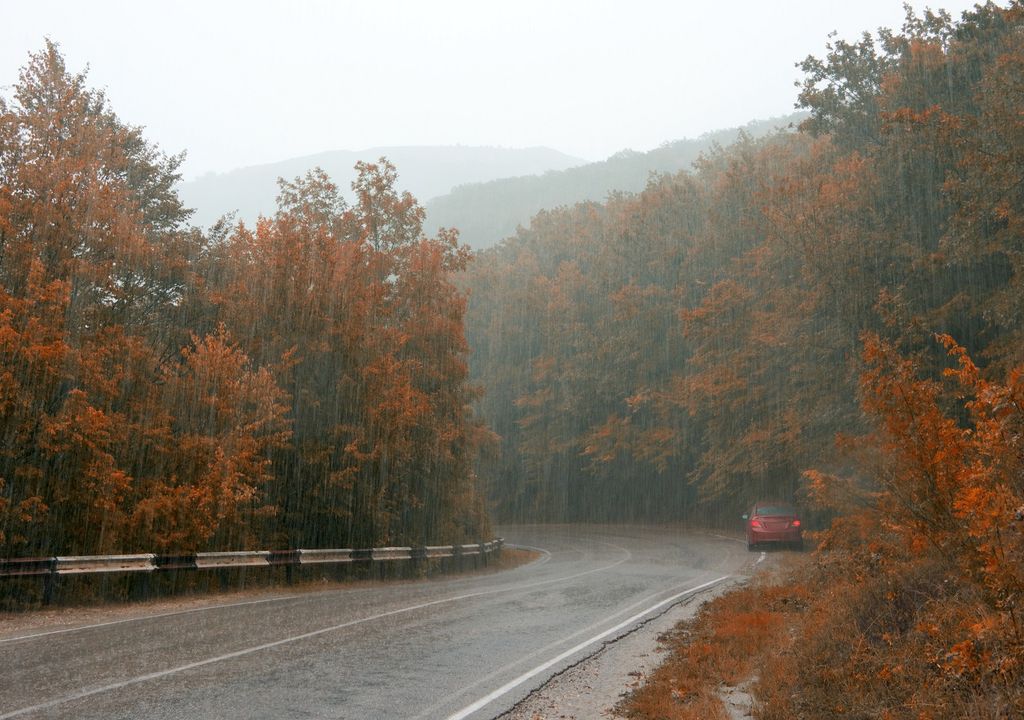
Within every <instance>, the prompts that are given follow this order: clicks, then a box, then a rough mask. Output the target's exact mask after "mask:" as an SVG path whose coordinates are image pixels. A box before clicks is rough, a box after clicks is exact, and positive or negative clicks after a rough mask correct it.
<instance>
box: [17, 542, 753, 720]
mask: <svg viewBox="0 0 1024 720" xmlns="http://www.w3.org/2000/svg"><path fill="white" fill-rule="evenodd" d="M501 534H502V535H503V536H504V537H505V541H506V543H509V544H518V545H526V546H531V547H535V548H539V549H542V550H543V551H544V554H543V556H542V557H541V559H539V560H537V561H535V562H533V563H531V564H528V565H524V566H522V567H519V568H516V569H515V570H510V571H507V572H501V573H495V574H487V575H477V576H463V577H450V578H446V579H440V580H430V581H425V582H417V583H396V584H393V585H388V584H372V585H371V584H367V585H360V586H355V587H349V588H343V589H336V590H330V591H324V592H313V593H304V594H302V595H296V596H281V597H273V598H264V599H260V600H256V601H251V602H246V603H229V604H224V605H213V606H207V607H204V608H200V609H193V610H188V611H183V612H172V613H162V614H160V615H158V616H140V617H132V618H130V619H125V620H123V621H114V622H107V623H103V624H99V625H92V626H83V627H77V628H74V627H73V628H58V629H47V628H38V629H36V630H33V631H32V632H31V633H25V634H21V635H9V636H7V637H3V636H0V668H2V671H0V720H4V719H6V718H83V719H84V718H97V719H98V718H104V719H110V718H146V719H147V720H148V719H150V718H153V719H159V718H190V719H197V720H198V719H202V718H225V719H227V718H239V719H245V720H249V719H251V718H267V719H268V720H270V719H273V720H279V719H282V718H352V719H353V720H355V719H362V718H417V719H422V720H428V719H429V720H432V719H434V718H440V719H442V720H462V719H463V718H469V719H470V720H477V719H479V718H493V717H495V716H497V715H500V714H501V713H503V712H505V711H506V710H508V709H509V708H510V707H512V706H513V705H514V704H515V703H516V702H518V701H519V700H520V699H522V698H523V697H525V696H526V695H527V694H528V693H529V692H530V691H531V690H532V689H534V688H536V687H538V686H539V685H541V684H543V683H544V682H545V681H546V680H547V679H548V678H549V677H551V676H552V675H553V674H555V673H557V672H559V671H560V670H562V669H564V668H565V667H567V666H569V665H571V664H573V663H575V662H577V661H579V660H580V659H581V658H583V657H586V656H587V655H590V654H592V653H594V652H595V651H596V650H598V649H599V648H600V646H601V641H602V640H606V639H611V638H614V637H617V636H619V635H621V634H623V633H625V632H628V631H629V629H630V628H631V627H635V626H636V625H637V624H638V623H640V622H642V621H643V619H645V618H646V617H649V616H650V615H652V614H655V613H658V612H661V611H663V610H664V609H665V608H666V607H668V606H670V605H671V604H674V603H676V602H680V601H682V600H683V599H685V598H686V597H687V596H690V595H693V594H695V593H697V592H699V591H700V589H702V588H704V587H709V586H710V585H712V584H715V583H717V582H722V581H724V580H725V579H728V577H729V576H730V575H731V574H733V573H736V572H738V571H739V570H740V569H741V567H742V566H743V565H744V564H745V563H747V562H748V557H749V556H748V554H747V552H746V550H745V548H743V546H742V545H741V544H740V543H737V542H735V541H731V540H728V539H725V538H717V537H713V536H706V535H699V534H686V533H684V532H682V531H679V530H673V529H668V528H664V527H654V528H642V527H626V526H529V527H526V526H520V527H509V528H502V533H501Z"/></svg>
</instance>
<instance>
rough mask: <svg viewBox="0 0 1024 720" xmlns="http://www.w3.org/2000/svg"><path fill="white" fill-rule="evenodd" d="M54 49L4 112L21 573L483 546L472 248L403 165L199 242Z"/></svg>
mask: <svg viewBox="0 0 1024 720" xmlns="http://www.w3.org/2000/svg"><path fill="white" fill-rule="evenodd" d="M180 161H181V158H180V157H178V156H171V157H168V156H166V155H164V154H163V153H162V152H160V151H159V149H157V148H156V147H154V146H152V145H150V144H149V143H147V141H146V140H145V139H144V137H143V136H142V133H141V131H140V130H139V129H138V128H134V127H131V126H130V125H126V124H124V123H123V122H122V121H121V120H120V119H118V117H117V116H116V115H115V114H114V113H113V111H112V110H111V109H110V108H109V106H108V104H107V102H106V100H105V98H104V96H103V94H102V93H100V92H97V91H94V90H90V89H89V88H88V87H87V86H86V79H85V77H84V75H72V74H70V73H69V72H68V71H67V69H66V68H65V66H64V62H63V59H62V57H61V55H60V53H59V51H58V49H57V48H56V46H55V45H53V44H49V43H48V44H47V47H46V48H45V49H44V50H43V51H42V52H40V53H38V54H35V55H33V56H32V57H31V59H30V62H29V64H28V65H27V66H26V67H25V69H24V70H23V72H22V74H21V78H20V82H19V83H18V85H17V86H16V87H15V88H14V92H13V97H12V98H11V99H10V100H9V101H8V100H0V554H2V555H4V556H19V555H21V556H28V555H55V554H88V553H110V552H123V551H141V550H146V551H175V550H177V551H189V550H196V549H204V548H210V549H232V548H236V549H237V548H250V547H254V546H258V547H267V546H272V547H299V546H307V547H308V546H311V545H314V546H317V545H326V546H333V547H353V546H354V547H367V546H374V545H377V546H379V545H382V544H388V543H410V544H418V545H422V544H425V543H427V542H438V541H444V540H447V541H452V540H460V539H464V538H478V537H479V536H480V535H481V534H483V533H486V532H487V517H486V513H485V511H484V508H483V505H482V503H481V499H480V497H479V495H478V494H477V492H476V481H475V478H474V475H473V473H472V469H471V466H472V463H473V456H474V453H475V448H476V444H477V441H478V439H479V438H482V437H485V435H483V434H482V433H481V432H480V430H479V428H478V427H477V426H476V424H475V423H474V421H473V420H472V418H471V415H470V413H469V411H468V409H467V406H468V403H469V402H470V400H471V399H472V398H473V397H474V392H475V391H473V390H471V389H470V388H469V386H468V385H467V382H466V378H467V368H466V362H465V356H466V351H467V348H466V343H465V339H464V337H463V331H462V315H463V312H464V307H465V300H464V297H463V295H462V294H461V293H460V292H459V291H458V290H457V289H456V288H455V286H454V285H453V283H452V277H453V275H454V273H456V272H458V271H460V270H461V269H462V268H463V267H464V265H465V262H466V260H467V257H468V256H467V251H466V250H465V249H463V248H461V247H459V246H458V244H457V242H456V239H455V236H454V234H451V233H447V234H441V235H439V236H437V237H435V238H427V237H425V236H423V234H422V232H421V226H422V222H423V210H422V208H420V206H419V205H418V204H417V203H416V201H415V200H414V199H413V198H412V197H411V196H410V195H408V194H407V193H398V192H397V191H396V190H395V180H396V172H395V169H394V167H392V166H391V165H389V164H388V163H386V162H381V163H379V164H366V163H364V164H360V165H359V166H358V168H357V171H358V177H357V180H356V181H355V183H354V184H353V192H354V194H355V197H356V200H355V202H354V203H353V204H352V205H351V206H348V205H347V204H346V203H345V202H344V201H343V200H342V199H341V197H340V195H339V192H338V189H337V187H335V186H334V185H333V184H332V183H331V181H330V180H329V179H328V178H327V177H326V175H324V174H323V173H321V172H311V173H310V174H308V175H307V176H306V177H304V178H299V179H296V180H295V181H294V182H282V184H281V187H280V194H279V199H278V211H277V213H276V214H275V215H273V216H272V217H266V218H261V219H260V221H259V222H258V223H256V225H255V227H247V226H245V225H243V224H238V225H236V226H226V225H223V224H222V225H218V226H216V227H215V228H214V229H213V230H212V231H211V232H210V234H208V235H203V234H202V233H200V232H199V231H198V230H195V229H190V228H188V227H187V225H186V222H187V219H188V215H189V212H188V211H187V210H186V209H184V208H183V206H182V204H181V202H180V201H179V199H178V197H177V195H176V194H175V192H174V191H173V186H174V183H175V182H176V181H177V180H178V174H177V169H178V167H179V164H180Z"/></svg>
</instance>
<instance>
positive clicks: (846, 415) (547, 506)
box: [464, 2, 1024, 719]
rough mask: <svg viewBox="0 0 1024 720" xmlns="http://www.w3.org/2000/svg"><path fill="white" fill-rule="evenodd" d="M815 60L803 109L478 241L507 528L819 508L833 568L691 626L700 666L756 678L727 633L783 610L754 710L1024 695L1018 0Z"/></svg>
mask: <svg viewBox="0 0 1024 720" xmlns="http://www.w3.org/2000/svg"><path fill="white" fill-rule="evenodd" d="M799 67H800V70H801V72H802V74H803V79H802V81H801V83H800V85H799V96H798V106H799V107H800V108H802V109H805V110H806V111H808V112H809V113H810V116H809V117H808V118H807V119H806V120H805V121H803V122H802V124H801V125H800V128H799V131H798V132H781V133H777V134H775V135H773V136H770V137H766V138H763V139H760V140H755V139H753V138H745V139H741V140H740V141H738V142H737V143H735V144H733V145H731V146H728V147H723V148H718V149H716V150H714V151H712V152H708V153H706V154H704V155H703V156H702V157H701V159H700V160H699V161H698V162H697V163H696V165H695V168H694V171H693V172H692V173H680V174H677V175H673V176H659V177H654V178H652V179H651V180H650V182H649V183H648V184H647V187H646V188H645V189H644V190H643V191H642V192H640V193H639V194H636V195H626V194H623V195H615V196H612V197H609V198H608V200H607V201H606V202H603V203H596V202H594V203H585V204H580V205H576V206H573V207H567V208H560V209H554V210H550V211H546V212H542V213H540V214H539V215H538V216H537V217H535V218H534V220H533V222H532V223H531V225H530V227H529V228H526V229H521V230H520V231H519V232H517V234H516V235H515V236H514V237H511V238H509V239H507V240H505V241H504V242H503V243H501V244H500V245H499V246H497V247H495V248H493V249H490V250H487V251H484V252H481V253H479V255H478V257H477V259H476V261H475V262H474V263H473V264H472V265H471V266H470V268H469V270H468V275H467V276H466V277H465V279H464V282H465V283H466V285H467V287H468V288H469V291H470V306H469V310H468V315H467V336H468V338H469V342H470V345H471V346H472V347H473V349H474V354H473V356H472V371H471V375H472V378H473V380H474V381H476V382H477V383H479V384H480V385H482V386H484V387H485V388H486V389H487V392H486V394H485V395H484V396H483V398H482V399H481V400H480V401H479V408H480V413H481V416H482V418H483V419H484V420H485V421H486V422H487V423H488V424H489V425H490V427H492V428H493V429H494V431H495V432H496V433H497V434H498V435H499V436H500V438H501V447H500V451H499V452H497V453H493V454H490V455H488V456H486V457H485V458H484V462H485V466H486V471H484V472H481V477H483V478H486V479H487V483H488V494H489V496H490V497H491V498H492V500H493V502H494V512H495V514H496V517H497V518H498V519H499V520H501V521H510V520H515V521H518V520H525V519H535V518H539V519H544V520H552V521H580V520H588V521H625V520H633V521H636V520H641V519H643V520H648V521H649V520H677V519H680V518H689V519H690V520H691V521H693V522H694V523H695V524H698V525H707V524H716V523H717V524H721V525H722V526H724V527H732V528H739V527H740V526H739V515H740V513H742V512H743V511H744V510H745V509H746V508H747V507H749V504H750V503H752V502H754V501H755V500H757V499H763V498H767V497H775V498H780V497H781V498H784V499H790V498H792V499H795V500H796V501H797V503H798V504H799V505H800V506H801V507H802V508H803V509H804V512H805V514H806V515H807V516H809V517H810V519H811V524H812V525H815V526H817V527H819V528H822V531H821V532H820V533H819V534H818V535H817V536H816V540H817V543H818V549H817V552H816V553H815V555H814V557H813V559H812V561H811V562H810V563H809V565H808V567H807V568H806V569H805V570H804V571H803V572H802V573H798V574H797V575H795V576H793V577H790V578H789V581H788V582H789V583H791V584H789V585H783V586H780V587H775V588H766V589H763V590H761V591H757V592H752V593H748V597H754V598H756V602H755V601H751V604H750V605H748V606H743V605H742V603H741V602H740V601H737V602H736V603H734V604H735V605H737V607H738V609H737V610H736V611H734V612H733V614H731V615H727V616H726V617H725V619H724V620H721V623H720V624H718V625H715V626H713V632H714V633H715V635H714V636H713V638H712V639H710V640H709V639H707V638H705V637H700V638H697V637H694V638H691V639H690V640H689V641H688V644H686V653H687V655H686V662H687V663H689V664H690V665H693V666H694V667H695V668H696V669H695V670H694V672H695V673H696V675H702V674H710V676H711V677H720V676H719V675H714V673H722V672H726V675H725V676H724V682H727V683H729V682H731V683H733V684H735V683H738V682H739V681H741V680H744V678H745V677H746V676H744V675H739V676H736V677H732V678H731V679H730V676H729V675H728V673H727V671H726V670H724V669H723V668H724V667H725V666H721V665H720V664H717V663H718V661H717V660H716V659H715V658H717V657H719V654H718V653H719V647H720V645H719V643H720V644H727V643H729V642H731V641H732V640H731V639H734V638H741V637H744V636H745V635H748V634H751V633H753V631H754V630H755V629H761V630H766V631H770V632H771V633H774V635H771V637H773V638H774V639H772V640H770V641H764V642H767V643H768V644H767V645H765V646H761V647H759V649H758V652H759V653H760V657H761V658H762V659H763V662H762V663H761V664H760V665H758V666H755V667H754V668H753V669H752V672H755V673H756V674H758V675H759V676H760V677H761V681H760V683H759V684H757V685H756V686H755V695H756V696H757V697H758V698H759V701H760V703H761V704H760V705H759V706H758V712H759V716H760V717H765V718H780V719H781V718H791V717H856V718H950V717H964V718H968V717H969V718H993V719H995V718H1010V717H1021V716H1022V715H1024V666H1022V658H1024V616H1022V614H1021V605H1020V602H1021V598H1022V597H1024V285H1022V278H1024V274H1022V273H1024V254H1022V251H1024V182H1022V178H1024V5H1022V4H1021V3H1019V2H1011V3H1009V4H1008V6H1006V7H999V6H997V5H995V4H993V3H988V4H985V5H983V6H977V7H976V8H975V10H973V11H972V12H969V13H966V14H965V15H964V16H963V17H962V18H961V19H959V20H955V21H954V20H953V19H952V18H950V17H949V16H948V15H947V14H946V13H943V12H931V11H926V12H924V13H923V14H920V15H918V14H914V13H913V12H912V11H909V10H908V14H907V20H906V22H905V24H904V26H903V27H902V28H901V29H900V30H898V31H888V30H881V31H879V32H877V33H875V34H871V33H865V34H864V35H862V36H861V37H859V38H857V39H855V40H852V41H847V40H841V39H838V38H832V39H831V40H830V43H829V47H828V52H827V54H826V55H825V56H824V57H821V58H815V57H808V58H807V59H805V60H804V61H803V62H801V63H800V65H799ZM712 622H717V621H714V620H713V621H712ZM766 647H767V648H768V649H767V650H765V648H766ZM750 652H754V651H753V650H751V651H750ZM748 659H749V655H748ZM714 692H717V690H715V689H714V688H712V695H713V694H714ZM663 698H664V701H663V704H662V705H659V706H658V707H659V708H661V709H663V710H664V712H663V713H662V714H660V715H656V716H658V717H662V716H664V717H680V718H683V717H711V716H715V715H708V714H706V712H705V710H703V708H707V707H710V705H708V704H706V703H708V702H711V703H712V704H713V705H714V706H716V707H720V705H721V703H720V701H719V700H717V699H715V698H712V700H710V701H709V700H708V698H707V697H706V696H705V695H701V694H700V693H699V692H698V691H697V690H694V689H693V688H692V687H688V686H687V685H686V683H685V681H684V680H683V679H681V677H672V678H668V679H666V684H665V685H664V695H663ZM721 712H723V713H724V710H722V711H721ZM722 717H725V715H724V714H723V715H722Z"/></svg>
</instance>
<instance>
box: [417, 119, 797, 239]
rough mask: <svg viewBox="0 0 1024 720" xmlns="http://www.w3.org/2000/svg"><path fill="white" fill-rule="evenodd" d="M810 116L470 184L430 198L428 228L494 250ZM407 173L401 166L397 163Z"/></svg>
mask: <svg viewBox="0 0 1024 720" xmlns="http://www.w3.org/2000/svg"><path fill="white" fill-rule="evenodd" d="M805 117H807V113H793V114H791V115H786V116H783V117H776V118H769V119H767V120H754V121H751V122H750V123H748V124H746V125H744V126H743V127H734V128H728V129H725V130H716V131H713V132H709V133H705V134H703V135H701V136H700V137H698V138H694V139H684V140H676V141H673V142H668V143H665V144H663V145H662V146H661V147H658V148H655V149H654V150H651V151H649V152H636V151H633V150H623V151H621V152H618V153H616V154H614V155H612V156H611V157H609V158H608V159H607V160H603V161H600V162H595V163H589V164H586V165H578V166H576V167H570V168H566V169H559V170H555V169H552V170H549V171H547V172H546V173H544V174H543V175H532V176H524V177H505V178H501V179H498V180H490V181H487V182H478V183H473V184H465V185H460V186H459V187H456V188H455V189H454V190H452V191H451V192H450V193H448V194H446V195H442V196H440V197H434V198H433V199H429V198H430V196H429V195H427V196H420V200H421V201H423V200H426V201H427V202H426V203H425V204H426V209H427V220H426V223H425V229H426V231H427V233H428V234H433V233H434V232H436V231H437V229H438V228H439V227H455V228H458V229H459V237H460V239H461V240H462V242H464V243H466V244H467V245H469V246H470V247H472V248H474V249H477V250H479V249H482V248H487V247H491V246H492V245H494V244H495V243H497V242H498V241H500V240H502V239H503V238H506V237H509V236H510V235H512V234H514V233H515V231H516V227H517V226H519V225H523V226H527V225H529V222H530V218H531V217H533V216H534V215H535V214H537V212H539V211H540V210H544V209H551V208H556V207H559V206H562V205H573V204H575V203H578V202H585V201H588V200H596V201H603V200H604V199H605V198H606V197H607V196H608V195H609V193H613V192H639V191H641V190H643V189H644V186H645V185H646V184H647V180H648V178H649V177H650V174H651V173H676V172H679V171H680V170H688V169H690V166H691V165H692V164H693V162H694V161H695V160H697V158H698V157H700V155H701V153H704V152H707V151H708V150H710V149H711V148H713V147H714V146H715V145H716V144H717V145H729V144H731V143H732V142H734V141H735V140H736V139H737V137H738V136H739V135H740V133H746V134H747V135H749V136H750V137H752V138H759V137H763V136H765V135H768V134H769V133H771V132H773V131H775V130H777V129H779V128H788V127H790V126H794V127H795V126H796V125H797V124H798V123H799V122H800V121H801V120H802V119H804V118H805ZM398 166H399V170H400V171H403V172H404V170H403V168H402V164H401V163H398Z"/></svg>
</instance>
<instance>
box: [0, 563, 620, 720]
mask: <svg viewBox="0 0 1024 720" xmlns="http://www.w3.org/2000/svg"><path fill="white" fill-rule="evenodd" d="M613 547H614V546H613ZM619 549H621V550H625V548H619ZM632 557H633V555H632V553H630V552H629V551H628V550H626V556H625V557H623V558H622V559H621V560H617V561H615V562H613V563H612V564H610V565H603V566H601V567H599V568H594V569H592V570H585V571H583V572H578V573H576V574H574V575H566V576H565V577H558V578H552V579H550V580H539V581H537V582H534V583H527V584H526V585H519V586H512V587H500V588H495V589H491V590H481V591H479V592H473V593H466V594H464V595H456V596H454V597H448V598H441V599H440V600H431V601H430V602H425V603H420V604H418V605H410V606H408V607H403V608H398V609H396V610H389V611H387V612H383V613H377V614H376V615H370V616H368V617H364V618H359V619H358V620H349V621H348V622H343V623H340V624H338V625H332V626H330V627H326V628H320V629H319V630H312V631H310V632H307V633H302V634H301V635H293V636H292V637H286V638H283V639H281V640H275V641H274V642H269V643H263V644H262V645H255V646H253V647H248V648H242V649H241V650H236V651H234V652H230V653H225V654H223V655H218V656H216V657H212V658H207V659H206V660H198V661H196V662H193V663H188V664H186V665H179V666H178V667H173V668H168V669H167V670H158V671H157V672H151V673H146V674H145V675H139V676H137V677H133V678H128V679H127V680H122V681H120V682H116V683H110V684H109V685H101V686H100V687H95V688H88V689H85V690H79V691H77V692H74V693H71V694H70V695H65V696H64V697H60V698H57V699H56V700H49V701H47V702H44V703H39V704H38V705H32V706H31V707H25V708H19V709H18V710H13V711H11V712H9V713H5V714H4V715H0V720H7V719H8V718H14V717H20V716H22V715H27V714H29V713H33V712H37V711H39V710H47V709H49V708H52V707H56V706H57V705H62V704H64V703H66V702H71V701H72V700H81V699H82V698H87V697H90V696H92V695H99V694H101V693H105V692H110V691H112V690H120V689H121V688H124V687H128V686H129V685H136V684H138V683H142V682H147V681H149V680H156V679H158V678H162V677H167V676H168V675H174V674H176V673H180V672H184V671H186V670H194V669H195V668H199V667H203V666H205V665H212V664H213V663H218V662H223V661H224V660H232V659H234V658H238V657H242V656H244V655H250V654H252V653H255V652H260V651H261V650H269V649H270V648H275V647H279V646H281V645H287V644H288V643H293V642H297V641H299V640H308V639H309V638H313V637H317V636H318V635H324V634H326V633H330V632H335V631H337V630H342V629H344V628H347V627H352V626H353V625H360V624H362V623H365V622H371V621H373V620H380V619H381V618H386V617H391V616H393V615H401V614H402V613H407V612H413V611H415V610H422V609H424V608H428V607H433V606H434V605H442V604H444V603H450V602H456V601H458V600H468V599H469V598H475V597H482V596H484V595H496V594H498V593H504V592H518V591H521V590H531V589H533V588H535V587H540V586H543V585H551V584H553V583H560V582H565V581H567V580H573V579H575V578H579V577H583V576H585V575H593V574H594V573H598V572H603V571H605V570H611V569H612V568H614V567H617V566H619V565H621V564H622V563H624V562H626V561H627V560H629V559H631V558H632Z"/></svg>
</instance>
